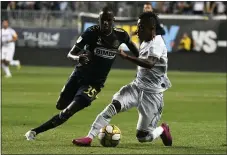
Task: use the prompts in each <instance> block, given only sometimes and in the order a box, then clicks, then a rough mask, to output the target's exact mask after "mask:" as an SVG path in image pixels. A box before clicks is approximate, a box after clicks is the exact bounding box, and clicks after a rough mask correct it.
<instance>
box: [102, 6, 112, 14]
mask: <svg viewBox="0 0 227 155" xmlns="http://www.w3.org/2000/svg"><path fill="white" fill-rule="evenodd" d="M102 12H112V13H113V11H112V10H111V8H110V7H108V6H105V7H104V8H102Z"/></svg>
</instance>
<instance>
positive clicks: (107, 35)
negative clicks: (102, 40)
mask: <svg viewBox="0 0 227 155" xmlns="http://www.w3.org/2000/svg"><path fill="white" fill-rule="evenodd" d="M112 32H113V30H112V29H111V31H110V33H108V34H104V35H105V36H109V35H111V34H112Z"/></svg>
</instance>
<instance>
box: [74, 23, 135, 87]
mask: <svg viewBox="0 0 227 155" xmlns="http://www.w3.org/2000/svg"><path fill="white" fill-rule="evenodd" d="M122 43H125V44H126V45H127V46H128V47H129V49H130V50H131V51H132V52H133V53H136V54H135V55H136V56H138V55H137V54H138V50H137V48H136V47H135V46H134V44H133V43H132V42H131V41H130V37H129V35H128V33H127V32H125V31H124V30H123V29H120V28H115V27H114V28H113V31H112V33H111V34H110V35H108V36H105V35H103V33H102V32H101V31H100V27H99V25H94V26H91V27H89V28H87V30H86V31H85V32H83V33H82V35H81V36H80V37H79V38H78V39H77V42H76V46H77V47H79V48H80V49H84V47H86V50H87V51H89V55H90V57H91V58H90V62H89V63H88V64H86V65H80V64H79V65H78V66H77V72H78V73H79V75H81V76H82V78H83V81H86V82H88V83H89V84H98V85H104V83H105V81H106V78H107V76H108V73H109V71H110V69H111V66H112V64H113V62H114V60H115V58H116V54H115V52H117V50H118V48H119V46H120V45H121V44H122Z"/></svg>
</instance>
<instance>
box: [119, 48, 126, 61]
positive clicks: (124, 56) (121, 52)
mask: <svg viewBox="0 0 227 155" xmlns="http://www.w3.org/2000/svg"><path fill="white" fill-rule="evenodd" d="M119 55H120V56H121V57H122V58H123V59H126V58H127V57H128V55H127V54H126V53H125V52H124V51H123V50H122V49H120V52H119Z"/></svg>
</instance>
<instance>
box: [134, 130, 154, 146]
mask: <svg viewBox="0 0 227 155" xmlns="http://www.w3.org/2000/svg"><path fill="white" fill-rule="evenodd" d="M136 138H137V140H138V141H139V142H140V143H144V142H150V141H152V140H153V136H152V135H151V134H149V132H148V131H141V130H137V133H136Z"/></svg>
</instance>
